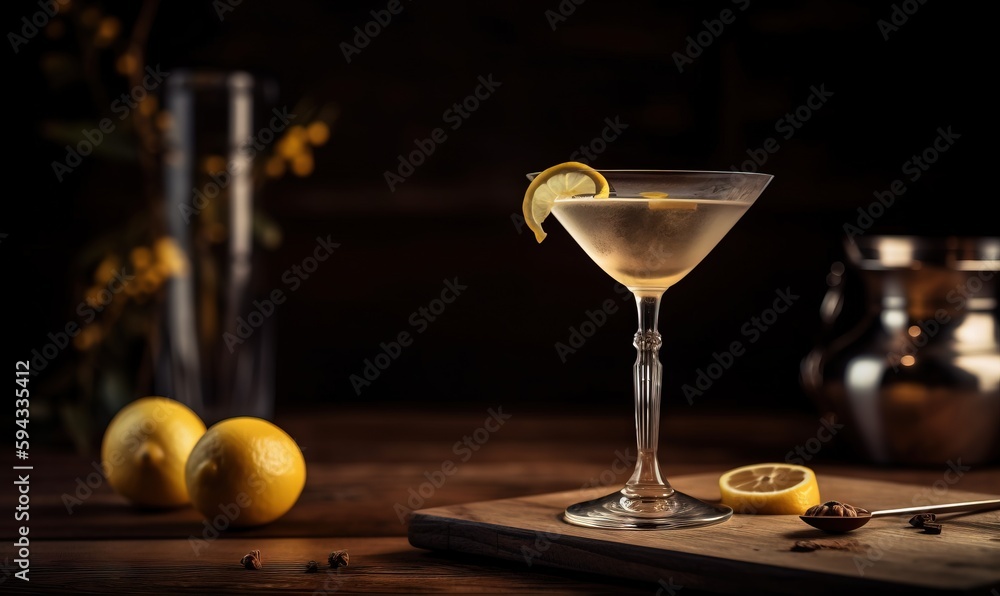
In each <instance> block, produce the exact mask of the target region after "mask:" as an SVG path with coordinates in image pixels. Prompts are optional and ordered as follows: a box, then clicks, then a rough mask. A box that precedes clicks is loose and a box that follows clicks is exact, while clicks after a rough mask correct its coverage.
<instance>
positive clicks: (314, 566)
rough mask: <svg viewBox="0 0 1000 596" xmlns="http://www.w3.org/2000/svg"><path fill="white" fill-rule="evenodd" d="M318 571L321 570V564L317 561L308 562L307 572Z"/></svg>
mask: <svg viewBox="0 0 1000 596" xmlns="http://www.w3.org/2000/svg"><path fill="white" fill-rule="evenodd" d="M317 571H319V565H317V564H316V561H309V562H308V563H306V573H316V572H317Z"/></svg>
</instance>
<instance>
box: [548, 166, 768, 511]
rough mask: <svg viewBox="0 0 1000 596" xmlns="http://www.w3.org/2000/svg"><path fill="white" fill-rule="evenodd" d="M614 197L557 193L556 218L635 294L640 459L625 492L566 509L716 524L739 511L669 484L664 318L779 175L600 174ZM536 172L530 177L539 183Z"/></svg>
mask: <svg viewBox="0 0 1000 596" xmlns="http://www.w3.org/2000/svg"><path fill="white" fill-rule="evenodd" d="M598 172H600V174H601V175H603V176H604V178H606V179H607V181H608V183H609V185H610V188H611V192H610V196H609V197H608V198H594V197H587V196H575V197H570V198H559V199H556V200H555V202H554V203H553V206H552V214H553V215H554V216H555V217H556V219H558V220H559V223H560V224H562V226H563V227H564V228H566V230H567V231H568V232H569V234H570V235H571V236H572V237H573V239H574V240H576V242H577V243H578V244H579V245H580V247H581V248H583V250H584V252H586V253H587V254H588V255H590V258H591V259H593V260H594V262H595V263H597V264H598V265H599V266H600V267H601V269H603V270H604V271H605V272H606V273H607V274H608V275H610V276H611V277H612V278H614V279H615V280H617V281H618V282H619V283H621V284H622V285H624V286H626V287H627V288H628V289H629V290H631V292H632V294H633V295H634V296H635V301H636V306H637V308H638V312H639V331H638V332H637V333H636V334H635V338H634V345H635V347H636V350H637V351H638V357H637V358H636V361H635V366H634V367H633V375H632V379H633V387H634V391H635V423H636V442H637V446H638V460H637V461H636V466H635V472H634V473H633V474H632V477H631V478H630V479H629V480H628V482H627V483H626V484H625V487H624V488H622V489H621V490H619V491H616V492H614V493H611V494H610V495H606V496H604V497H601V498H598V499H594V500H592V501H586V502H583V503H577V504H575V505H571V506H570V507H568V508H567V509H566V511H565V513H564V517H565V519H566V521H568V522H569V523H572V524H576V525H581V526H590V527H596V528H614V529H666V528H686V527H692V526H702V525H708V524H714V523H719V522H722V521H725V520H727V519H729V517H730V516H732V514H733V510H732V509H731V508H729V507H727V506H725V505H712V504H708V503H705V502H703V501H701V500H699V499H696V498H694V497H691V496H689V495H686V494H684V493H681V492H679V491H677V490H674V489H673V488H671V486H670V483H669V482H667V480H666V479H664V478H663V476H662V475H661V474H660V468H659V463H658V462H657V459H656V452H657V442H658V439H659V428H660V388H661V385H662V371H663V367H662V366H661V365H660V362H659V359H658V356H657V354H658V352H659V350H660V343H661V342H660V333H659V332H658V331H657V317H658V315H659V309H660V299H661V298H662V296H663V293H664V292H665V291H666V289H667V288H669V287H671V286H673V285H674V284H676V283H677V282H678V281H680V280H681V279H682V278H683V277H684V276H685V275H687V273H688V272H689V271H691V270H692V269H693V268H694V267H695V266H696V265H697V264H698V263H699V262H701V260H702V259H703V258H705V255H707V254H708V253H709V252H710V251H711V250H712V249H713V248H714V247H715V245H716V244H718V243H719V241H720V240H722V238H723V236H725V235H726V233H727V232H729V230H730V228H732V227H733V225H734V224H735V223H736V222H737V221H738V220H739V219H740V217H741V216H742V215H743V214H744V213H745V212H746V211H747V209H748V208H749V207H750V205H752V204H753V202H754V201H755V200H756V199H757V197H758V196H760V194H761V193H762V192H763V191H764V188H765V187H767V185H768V183H769V182H770V181H771V178H772V176H770V175H768V174H752V173H741V172H699V171H662V170H654V171H640V170H598ZM536 175H537V173H536V174H529V175H528V178H529V180H530V179H533V178H534V176H536Z"/></svg>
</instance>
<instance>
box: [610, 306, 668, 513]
mask: <svg viewBox="0 0 1000 596" xmlns="http://www.w3.org/2000/svg"><path fill="white" fill-rule="evenodd" d="M662 296H663V292H662V291H661V292H659V293H645V292H643V293H636V295H635V303H636V307H637V308H638V310H639V331H638V332H636V334H635V340H634V342H633V343H634V345H635V349H636V351H637V356H636V359H635V366H634V367H633V368H632V384H633V388H634V390H635V435H636V443H637V447H638V449H639V453H638V456H637V458H636V463H635V472H633V474H632V478H630V479H629V481H628V482H627V483H626V484H625V488H623V489H622V491H621V492H622V494H624V495H625V496H627V497H630V498H656V497H669V496H670V495H672V494H673V492H674V490H673V489H672V488H670V484H669V483H667V482H666V481H665V480H663V477H662V476H661V475H660V464H659V462H657V460H656V450H657V445H658V443H659V437H660V389H661V387H662V384H663V366H662V365H661V364H660V359H659V356H658V354H659V352H660V333H659V331H657V330H656V324H657V319H658V317H659V312H660V298H661V297H662Z"/></svg>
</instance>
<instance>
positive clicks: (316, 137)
mask: <svg viewBox="0 0 1000 596" xmlns="http://www.w3.org/2000/svg"><path fill="white" fill-rule="evenodd" d="M306 134H307V136H308V137H309V142H310V143H312V144H313V145H316V146H317V147H318V146H320V145H323V144H324V143H326V141H327V140H328V139H329V138H330V127H329V126H327V125H326V122H320V121H316V122H313V123H311V124H309V127H308V128H307V129H306Z"/></svg>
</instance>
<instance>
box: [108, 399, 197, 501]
mask: <svg viewBox="0 0 1000 596" xmlns="http://www.w3.org/2000/svg"><path fill="white" fill-rule="evenodd" d="M204 434H205V423H204V422H202V421H201V418H199V417H198V415H197V414H195V413H194V412H193V411H191V409H190V408H188V407H187V406H186V405H184V404H182V403H180V402H178V401H175V400H172V399H169V398H166V397H158V396H150V397H143V398H140V399H137V400H135V401H133V402H132V403H130V404H128V405H127V406H125V407H124V408H122V409H121V410H119V411H118V413H117V414H115V416H114V418H112V419H111V422H110V423H108V427H107V429H105V431H104V438H103V440H102V441H101V465H102V468H103V470H104V475H105V476H106V477H107V479H108V482H109V483H110V484H111V487H112V488H113V489H114V490H115V492H117V493H118V494H120V495H121V496H123V497H125V498H126V499H128V500H129V501H130V502H132V503H133V504H135V505H140V506H145V507H176V506H179V505H185V504H187V503H188V502H190V501H189V499H188V490H187V483H186V482H185V479H184V465H185V464H186V463H187V458H188V455H189V454H190V453H191V449H192V448H194V445H195V443H197V442H198V439H200V438H201V437H202V435H204Z"/></svg>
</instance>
